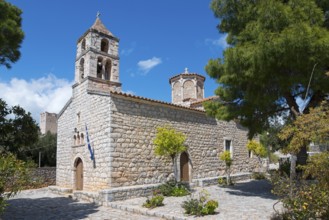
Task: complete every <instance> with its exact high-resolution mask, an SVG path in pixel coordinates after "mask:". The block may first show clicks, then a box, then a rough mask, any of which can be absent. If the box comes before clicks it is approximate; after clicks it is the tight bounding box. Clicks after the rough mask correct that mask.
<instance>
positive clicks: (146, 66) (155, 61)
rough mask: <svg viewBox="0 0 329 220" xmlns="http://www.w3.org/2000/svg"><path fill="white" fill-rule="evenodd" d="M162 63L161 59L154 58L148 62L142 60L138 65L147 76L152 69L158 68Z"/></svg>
mask: <svg viewBox="0 0 329 220" xmlns="http://www.w3.org/2000/svg"><path fill="white" fill-rule="evenodd" d="M161 63H162V60H161V58H158V57H153V58H151V59H148V60H141V61H139V62H138V63H137V65H138V67H139V69H140V70H141V71H142V72H143V73H144V74H147V73H148V72H149V71H150V70H151V69H153V68H154V67H156V66H157V65H159V64H161Z"/></svg>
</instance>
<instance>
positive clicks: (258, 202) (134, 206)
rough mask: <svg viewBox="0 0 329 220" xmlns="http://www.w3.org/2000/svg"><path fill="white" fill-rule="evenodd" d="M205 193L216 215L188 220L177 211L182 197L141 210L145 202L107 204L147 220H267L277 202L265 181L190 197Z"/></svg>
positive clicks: (181, 210) (187, 197)
mask: <svg viewBox="0 0 329 220" xmlns="http://www.w3.org/2000/svg"><path fill="white" fill-rule="evenodd" d="M203 189H206V190H207V191H208V192H209V194H210V196H209V199H215V200H217V201H218V203H219V208H218V209H217V214H215V215H209V216H204V217H198V218H196V217H192V216H186V215H184V209H183V208H182V207H181V204H182V203H183V201H185V200H187V199H189V198H190V196H186V197H165V199H164V204H165V206H162V207H157V208H155V209H151V210H149V209H146V208H143V207H141V204H143V203H144V202H145V200H146V199H145V198H136V199H129V200H125V201H117V202H111V203H109V205H110V206H111V207H114V208H119V209H122V210H129V211H132V212H134V213H142V214H146V215H149V216H158V217H163V218H166V219H175V220H180V219H200V220H201V219H202V220H205V219H207V220H208V219H216V220H217V219H218V220H220V219H223V220H249V219H250V220H264V219H270V217H271V215H272V214H273V213H274V210H273V204H274V203H276V202H277V198H276V197H275V196H273V195H272V194H271V185H270V184H269V182H268V181H266V180H249V181H243V182H239V183H236V184H235V185H234V186H232V187H219V186H208V187H204V188H196V189H195V192H193V194H192V196H193V197H194V198H195V197H197V196H198V194H199V192H200V191H201V190H203ZM275 208H276V209H277V210H281V204H279V205H276V206H275Z"/></svg>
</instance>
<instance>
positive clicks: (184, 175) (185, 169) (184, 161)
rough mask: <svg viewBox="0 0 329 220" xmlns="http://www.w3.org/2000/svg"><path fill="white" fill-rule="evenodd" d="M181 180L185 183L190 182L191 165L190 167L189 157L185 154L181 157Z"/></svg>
mask: <svg viewBox="0 0 329 220" xmlns="http://www.w3.org/2000/svg"><path fill="white" fill-rule="evenodd" d="M180 179H181V181H184V182H189V180H190V178H189V165H188V155H187V153H186V152H183V153H182V154H181V155H180Z"/></svg>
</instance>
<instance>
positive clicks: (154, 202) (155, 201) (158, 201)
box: [143, 195, 164, 209]
mask: <svg viewBox="0 0 329 220" xmlns="http://www.w3.org/2000/svg"><path fill="white" fill-rule="evenodd" d="M163 200H164V197H163V196H162V195H156V196H153V197H152V198H151V199H149V198H147V199H146V202H145V203H144V204H143V207H145V208H150V209H153V208H155V207H158V206H164V204H163Z"/></svg>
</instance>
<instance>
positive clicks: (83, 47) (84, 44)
mask: <svg viewBox="0 0 329 220" xmlns="http://www.w3.org/2000/svg"><path fill="white" fill-rule="evenodd" d="M85 49H86V39H83V40H82V43H81V50H85Z"/></svg>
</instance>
